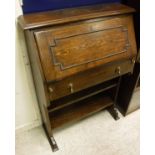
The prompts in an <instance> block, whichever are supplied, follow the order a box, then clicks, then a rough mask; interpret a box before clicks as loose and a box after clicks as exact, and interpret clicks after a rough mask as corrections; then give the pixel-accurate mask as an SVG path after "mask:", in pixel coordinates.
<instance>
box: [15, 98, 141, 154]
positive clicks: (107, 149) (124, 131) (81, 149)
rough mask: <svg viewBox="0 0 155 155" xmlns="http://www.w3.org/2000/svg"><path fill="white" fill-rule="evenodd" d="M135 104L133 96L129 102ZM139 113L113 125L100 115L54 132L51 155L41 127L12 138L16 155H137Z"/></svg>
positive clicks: (104, 113) (106, 116) (110, 119)
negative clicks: (56, 146) (53, 150)
mask: <svg viewBox="0 0 155 155" xmlns="http://www.w3.org/2000/svg"><path fill="white" fill-rule="evenodd" d="M137 99H138V101H139V95H136V96H135V97H134V99H133V100H132V102H135V101H136V102H137ZM139 113H140V112H139V110H137V111H135V112H133V113H131V114H130V115H128V116H126V117H123V116H121V115H120V117H121V118H120V120H118V121H115V120H114V119H113V118H112V117H111V115H110V114H109V113H108V112H107V111H106V110H104V111H101V112H99V113H97V114H95V115H92V116H90V117H88V118H86V119H84V120H82V121H79V122H77V123H75V124H72V125H70V126H67V127H65V128H62V129H60V130H58V131H55V132H54V137H55V139H56V141H57V144H58V146H59V151H57V152H55V153H53V152H52V151H51V148H50V145H49V143H48V141H47V138H46V136H45V133H44V131H43V129H42V127H38V128H35V129H32V130H30V131H26V132H23V133H18V134H16V155H51V154H54V155H139V154H140V153H139V145H140V144H139V137H140V136H139V126H140V125H139V122H140V120H139V119H140V118H139Z"/></svg>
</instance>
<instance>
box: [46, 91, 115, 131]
mask: <svg viewBox="0 0 155 155" xmlns="http://www.w3.org/2000/svg"><path fill="white" fill-rule="evenodd" d="M112 105H113V101H112V99H111V98H110V97H108V96H105V95H103V93H100V94H97V95H95V96H92V97H90V98H87V99H85V100H83V101H80V102H77V103H74V104H72V105H70V106H67V107H64V108H62V109H59V110H56V111H54V112H51V113H49V116H50V119H51V127H52V129H55V128H58V127H60V126H63V125H65V124H68V123H72V122H74V121H78V120H80V119H82V118H84V117H87V116H89V115H91V114H93V113H95V112H98V111H101V110H102V109H105V108H107V107H109V106H112Z"/></svg>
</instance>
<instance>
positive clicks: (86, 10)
mask: <svg viewBox="0 0 155 155" xmlns="http://www.w3.org/2000/svg"><path fill="white" fill-rule="evenodd" d="M134 11H135V10H134V9H133V8H131V7H128V6H125V5H123V4H119V3H111V4H100V5H93V6H85V7H78V8H70V9H62V10H55V11H47V12H40V13H32V14H27V15H21V16H19V17H18V22H19V24H20V26H21V27H22V28H23V29H24V30H26V29H34V28H40V27H43V26H50V25H55V24H62V23H68V22H73V21H78V20H86V19H93V18H97V17H105V16H112V15H120V14H125V13H132V12H134Z"/></svg>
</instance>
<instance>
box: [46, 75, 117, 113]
mask: <svg viewBox="0 0 155 155" xmlns="http://www.w3.org/2000/svg"><path fill="white" fill-rule="evenodd" d="M117 81H118V78H116V79H113V80H109V81H107V82H104V83H101V84H99V85H96V86H93V87H90V88H87V89H85V90H82V91H80V92H77V93H75V94H71V95H68V96H66V97H63V98H61V99H58V100H55V101H52V102H51V105H50V106H49V107H48V111H49V112H54V111H56V110H58V109H61V108H64V107H66V106H68V105H71V104H74V103H76V102H79V101H82V100H84V99H87V98H89V97H91V96H94V95H97V94H99V93H101V92H104V91H107V90H109V89H112V88H114V87H116V86H117Z"/></svg>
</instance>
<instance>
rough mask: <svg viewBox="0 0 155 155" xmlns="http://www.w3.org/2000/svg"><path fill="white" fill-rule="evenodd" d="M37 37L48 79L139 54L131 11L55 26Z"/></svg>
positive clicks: (57, 78)
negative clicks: (137, 52)
mask: <svg viewBox="0 0 155 155" xmlns="http://www.w3.org/2000/svg"><path fill="white" fill-rule="evenodd" d="M35 38H36V42H37V45H38V49H39V55H40V60H41V63H42V67H43V71H44V74H45V78H46V80H47V82H51V81H57V80H61V79H64V78H66V77H69V76H71V75H75V74H77V73H79V72H82V71H85V70H89V69H92V68H95V67H98V66H100V65H104V64H107V63H109V62H114V61H118V60H123V59H132V57H134V56H135V55H136V44H135V36H134V29H133V23H132V16H131V15H126V16H118V17H110V18H103V19H98V20H89V21H85V22H77V23H72V24H68V25H63V26H55V27H53V28H48V29H45V30H41V31H37V32H35Z"/></svg>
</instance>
